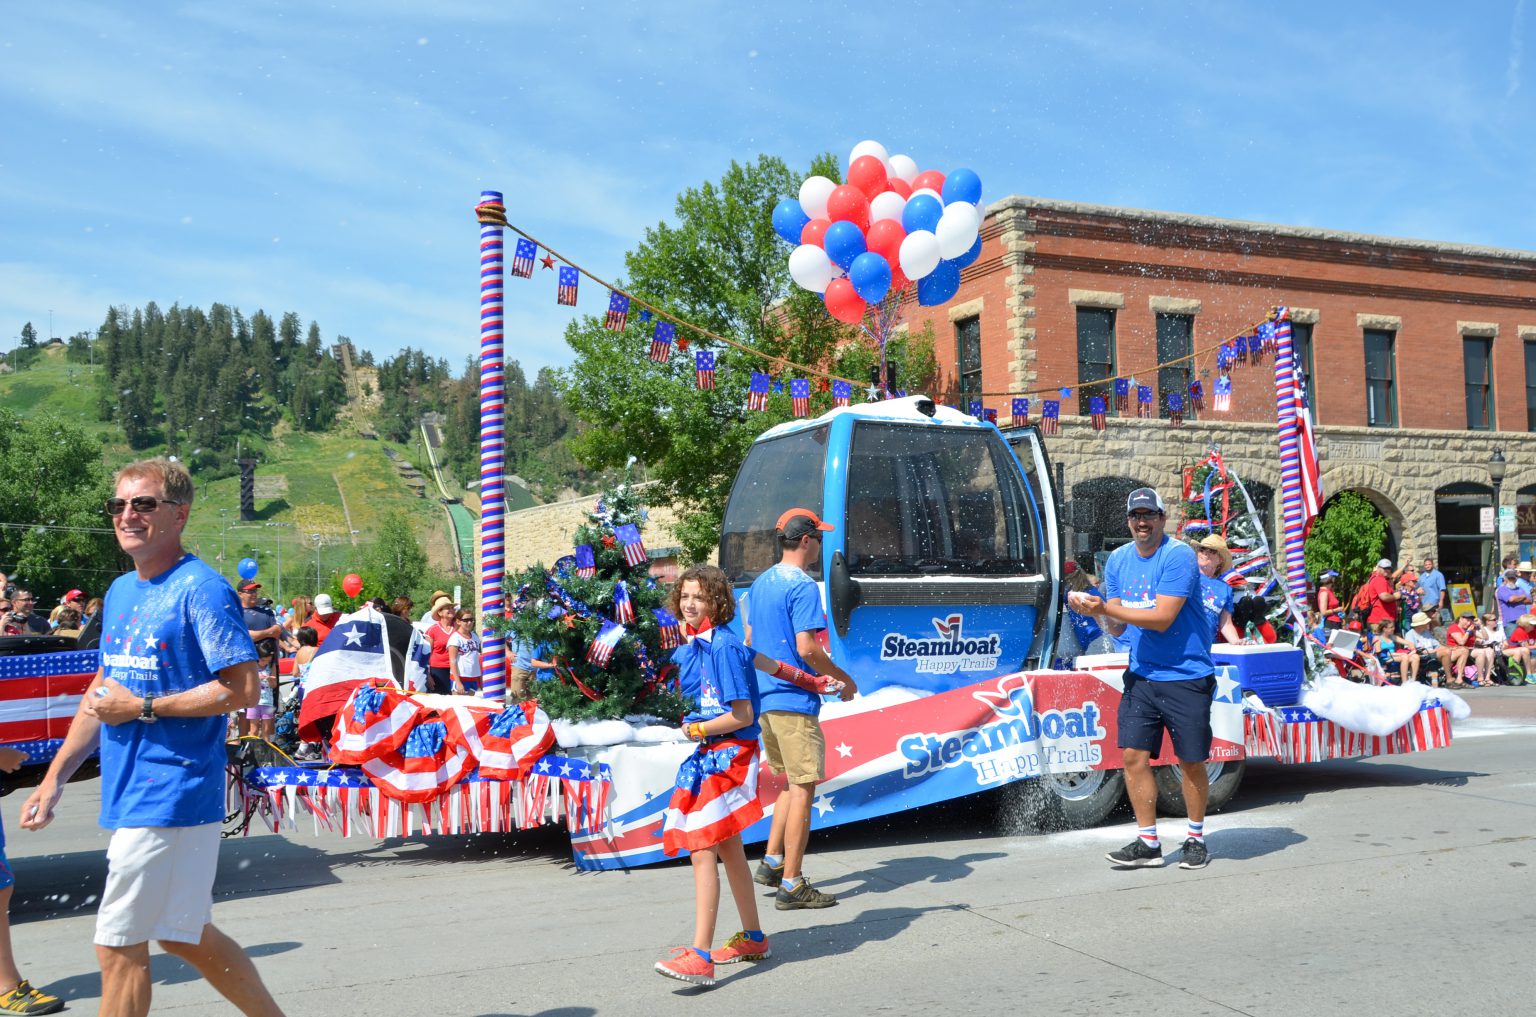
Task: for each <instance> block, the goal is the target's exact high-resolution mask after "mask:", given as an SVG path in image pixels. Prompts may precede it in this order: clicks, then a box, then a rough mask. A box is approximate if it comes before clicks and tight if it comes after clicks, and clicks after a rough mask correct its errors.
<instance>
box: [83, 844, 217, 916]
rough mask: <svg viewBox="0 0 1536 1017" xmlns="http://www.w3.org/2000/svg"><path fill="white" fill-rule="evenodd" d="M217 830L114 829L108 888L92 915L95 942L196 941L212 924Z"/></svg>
mask: <svg viewBox="0 0 1536 1017" xmlns="http://www.w3.org/2000/svg"><path fill="white" fill-rule="evenodd" d="M221 827H222V824H220V823H205V824H203V825H202V826H134V827H124V828H123V829H120V830H117V831H115V832H114V833H113V834H112V843H111V844H109V845H108V846H107V888H106V889H105V890H104V891H103V892H102V895H101V909H100V910H99V911H97V913H96V938H95V942H96V944H97V945H98V946H136V945H137V944H139V943H147V942H149V941H150V940H152V939H153V940H168V941H170V942H172V943H197V942H201V941H202V938H203V927H204V926H206V925H208V924H209V923H211V922H212V921H213V876H214V873H215V872H216V871H217V870H218V867H219V833H220V829H221Z"/></svg>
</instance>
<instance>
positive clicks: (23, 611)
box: [11, 587, 53, 636]
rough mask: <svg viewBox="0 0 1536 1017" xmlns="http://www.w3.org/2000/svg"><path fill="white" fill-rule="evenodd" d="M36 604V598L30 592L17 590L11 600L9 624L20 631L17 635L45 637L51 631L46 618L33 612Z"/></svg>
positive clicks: (51, 627)
mask: <svg viewBox="0 0 1536 1017" xmlns="http://www.w3.org/2000/svg"><path fill="white" fill-rule="evenodd" d="M36 604H37V598H36V597H34V596H32V591H31V590H23V589H21V588H19V587H18V588H17V590H16V595H15V596H13V597H12V598H11V624H12V625H14V626H15V627H16V628H17V629H19V630H20V631H19V633H18V634H19V635H23V636H46V635H47V634H48V633H49V632H50V631H52V629H53V626H51V625H49V624H48V616H47V615H44V614H38V613H37V612H36V611H34V610H33V607H35V606H36Z"/></svg>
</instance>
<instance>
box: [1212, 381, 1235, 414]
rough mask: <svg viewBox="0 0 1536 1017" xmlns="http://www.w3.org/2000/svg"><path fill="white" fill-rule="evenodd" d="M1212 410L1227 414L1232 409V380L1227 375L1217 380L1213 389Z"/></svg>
mask: <svg viewBox="0 0 1536 1017" xmlns="http://www.w3.org/2000/svg"><path fill="white" fill-rule="evenodd" d="M1211 408H1212V409H1214V410H1216V411H1217V412H1218V413H1227V412H1229V411H1231V409H1232V379H1231V378H1230V377H1229V376H1227V375H1225V374H1223V375H1222V376H1221V377H1219V378H1217V379H1216V382H1215V386H1214V387H1213V389H1212V397H1211Z"/></svg>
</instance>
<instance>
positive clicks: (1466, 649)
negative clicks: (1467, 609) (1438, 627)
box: [1445, 617, 1493, 689]
mask: <svg viewBox="0 0 1536 1017" xmlns="http://www.w3.org/2000/svg"><path fill="white" fill-rule="evenodd" d="M1477 629H1478V625H1477V619H1476V617H1462V618H1457V619H1456V620H1455V621H1453V622H1452V623H1451V626H1450V628H1448V629H1446V630H1445V641H1446V643H1448V644H1449V645H1450V647H1451V648H1452V650H1457V649H1459V650H1460V651H1461V652H1460V653H1456V654H1453V656H1452V663H1453V671H1452V678H1453V680H1452V681H1451V682H1449V683H1448V687H1449V688H1453V689H1464V688H1466V687H1467V684H1468V683H1469V681H1470V684H1472V685H1474V686H1481V685H1487V684H1492V682H1493V677H1492V675H1493V651H1492V650H1490V649H1488V648H1487V647H1486V646H1478V645H1477Z"/></svg>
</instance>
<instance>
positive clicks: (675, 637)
mask: <svg viewBox="0 0 1536 1017" xmlns="http://www.w3.org/2000/svg"><path fill="white" fill-rule="evenodd" d="M651 614H653V615H655V616H656V628H657V630H658V631H660V633H661V648H662V649H663V650H675V649H677V648H678V647H679V646H681V645H682V642H683V631H682V629H680V628H679V627H678V624H677V618H676V617H675V616H674V615H673V614H672V612H671V611H668V610H667V609H666V608H664V607H653V608H651Z"/></svg>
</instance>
